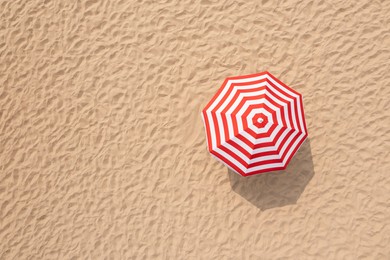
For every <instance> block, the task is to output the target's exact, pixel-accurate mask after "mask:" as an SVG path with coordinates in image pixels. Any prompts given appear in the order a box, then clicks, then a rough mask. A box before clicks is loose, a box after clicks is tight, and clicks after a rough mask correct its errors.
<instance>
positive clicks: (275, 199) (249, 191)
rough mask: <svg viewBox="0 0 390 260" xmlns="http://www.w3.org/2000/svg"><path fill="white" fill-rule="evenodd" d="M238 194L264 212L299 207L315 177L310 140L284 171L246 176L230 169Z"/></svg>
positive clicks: (233, 184) (234, 189) (233, 185)
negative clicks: (307, 186) (277, 208)
mask: <svg viewBox="0 0 390 260" xmlns="http://www.w3.org/2000/svg"><path fill="white" fill-rule="evenodd" d="M228 174H229V179H230V185H231V186H232V189H233V191H234V192H236V193H237V194H239V195H240V196H241V197H243V198H244V199H246V200H247V201H249V202H250V203H252V204H253V205H254V206H256V207H257V208H259V209H261V210H266V209H271V208H276V207H283V206H286V205H291V204H296V202H297V201H298V199H299V197H300V195H301V194H302V192H303V191H304V190H305V187H306V185H307V184H308V183H309V182H310V180H311V179H312V178H313V176H314V166H313V159H312V154H311V146H310V140H309V139H306V140H305V142H304V143H303V144H302V146H301V147H300V149H299V150H298V151H297V153H296V154H295V156H294V157H293V158H292V159H291V161H290V163H289V165H288V166H287V168H286V169H285V170H283V171H274V172H270V173H265V174H260V175H254V176H249V177H242V176H241V175H239V174H237V173H236V172H234V171H233V170H231V169H229V170H228Z"/></svg>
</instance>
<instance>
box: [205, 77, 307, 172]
mask: <svg viewBox="0 0 390 260" xmlns="http://www.w3.org/2000/svg"><path fill="white" fill-rule="evenodd" d="M202 118H203V122H204V125H205V129H206V136H207V146H208V150H209V152H210V153H211V154H212V155H213V156H214V157H216V158H217V159H218V160H220V161H222V162H223V163H224V164H226V165H227V166H228V167H230V168H231V169H233V170H234V171H235V172H237V173H239V174H241V175H242V176H249V175H253V174H260V173H264V172H269V171H276V170H283V169H285V168H286V167H287V165H288V163H289V161H290V160H291V158H292V157H293V156H294V154H295V153H296V151H297V150H298V149H299V147H300V146H301V145H302V143H303V142H304V141H305V139H306V137H307V129H306V123H305V118H304V112H303V101H302V95H301V94H299V93H298V92H297V91H295V90H293V89H292V88H290V87H288V86H286V85H285V84H284V83H282V82H281V81H280V80H278V79H277V78H275V77H274V76H273V75H272V74H271V73H269V72H262V73H258V74H252V75H246V76H238V77H229V78H227V79H226V80H225V81H224V83H223V84H222V86H221V87H220V89H219V90H218V92H217V93H216V94H215V95H214V97H213V98H212V99H211V100H210V102H209V103H208V104H207V105H206V107H205V108H204V109H203V111H202Z"/></svg>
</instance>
